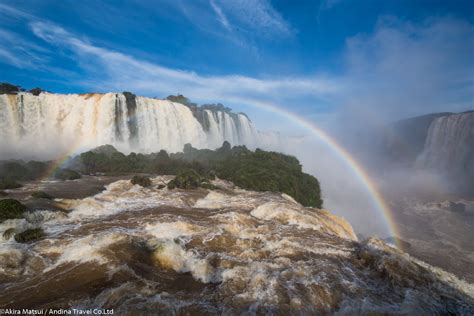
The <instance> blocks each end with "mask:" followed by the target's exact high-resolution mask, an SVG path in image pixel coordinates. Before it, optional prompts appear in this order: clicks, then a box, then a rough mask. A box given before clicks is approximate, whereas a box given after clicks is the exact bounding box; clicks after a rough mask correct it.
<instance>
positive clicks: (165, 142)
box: [0, 93, 258, 159]
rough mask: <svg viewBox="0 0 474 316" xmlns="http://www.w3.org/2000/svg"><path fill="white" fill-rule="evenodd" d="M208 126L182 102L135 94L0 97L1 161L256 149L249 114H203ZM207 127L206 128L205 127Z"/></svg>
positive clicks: (217, 112) (253, 129) (212, 112)
mask: <svg viewBox="0 0 474 316" xmlns="http://www.w3.org/2000/svg"><path fill="white" fill-rule="evenodd" d="M201 111H203V112H204V113H203V115H202V116H203V117H205V120H206V121H207V122H206V123H207V126H206V124H203V123H202V122H200V121H199V120H198V119H197V118H196V116H195V115H194V114H193V112H192V111H191V109H190V108H188V107H187V106H185V105H182V104H180V103H173V102H171V101H168V100H159V99H152V98H145V97H138V96H135V95H133V94H131V93H107V94H67V95H62V94H50V93H41V94H40V95H39V96H34V95H32V94H30V93H20V94H18V95H6V94H4V95H0V158H2V159H5V158H11V157H24V156H25V155H26V156H28V155H30V156H32V157H33V156H39V157H40V158H55V157H57V156H58V155H62V154H64V153H68V152H70V151H73V150H75V151H77V150H87V149H90V148H93V147H96V146H99V145H103V144H112V145H114V146H115V147H117V148H118V149H119V150H121V151H124V152H130V151H136V152H143V153H149V152H156V151H159V150H161V149H165V150H167V151H168V152H176V151H181V150H182V149H183V146H184V144H186V143H191V144H192V145H193V146H194V147H197V148H211V149H212V148H217V147H219V146H220V145H222V143H223V142H224V141H225V140H227V141H229V142H230V143H231V144H232V145H242V144H245V145H247V146H249V147H254V146H256V145H257V143H256V139H257V134H258V133H257V131H256V130H255V127H254V125H253V124H252V122H251V121H250V120H249V119H248V118H247V116H246V115H245V114H241V113H239V114H237V113H227V112H224V111H213V110H201ZM204 126H206V127H204Z"/></svg>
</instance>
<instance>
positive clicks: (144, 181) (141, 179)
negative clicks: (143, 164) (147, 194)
mask: <svg viewBox="0 0 474 316" xmlns="http://www.w3.org/2000/svg"><path fill="white" fill-rule="evenodd" d="M130 182H132V184H133V185H135V184H138V185H141V186H142V187H145V188H146V187H150V186H151V185H152V183H151V180H150V178H148V177H145V176H134V177H133V178H132V180H130Z"/></svg>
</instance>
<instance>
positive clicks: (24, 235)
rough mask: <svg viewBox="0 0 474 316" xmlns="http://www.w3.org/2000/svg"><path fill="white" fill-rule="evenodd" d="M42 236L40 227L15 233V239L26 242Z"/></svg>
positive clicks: (42, 232)
mask: <svg viewBox="0 0 474 316" xmlns="http://www.w3.org/2000/svg"><path fill="white" fill-rule="evenodd" d="M43 236H44V231H43V229H41V228H33V229H27V230H25V231H24V232H21V233H18V234H15V241H16V242H21V243H26V242H30V241H34V240H37V239H39V238H41V237H43Z"/></svg>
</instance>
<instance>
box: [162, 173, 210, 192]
mask: <svg viewBox="0 0 474 316" xmlns="http://www.w3.org/2000/svg"><path fill="white" fill-rule="evenodd" d="M207 181H208V180H207V179H205V178H203V177H201V176H200V175H199V174H198V173H197V172H196V171H195V170H193V169H187V170H183V171H181V172H179V173H178V174H177V175H176V177H175V178H174V179H173V180H171V181H170V182H169V183H168V189H175V188H179V189H196V188H199V187H201V186H202V185H203V184H204V183H206V182H207Z"/></svg>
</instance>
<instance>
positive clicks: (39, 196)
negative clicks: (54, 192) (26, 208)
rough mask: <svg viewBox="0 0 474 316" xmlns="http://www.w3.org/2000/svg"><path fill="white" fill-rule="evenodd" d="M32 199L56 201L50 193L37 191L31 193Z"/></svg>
mask: <svg viewBox="0 0 474 316" xmlns="http://www.w3.org/2000/svg"><path fill="white" fill-rule="evenodd" d="M31 197H32V198H35V199H47V200H52V199H54V197H53V196H51V195H49V194H48V193H46V192H44V191H35V192H33V193H31Z"/></svg>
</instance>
